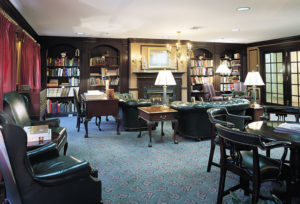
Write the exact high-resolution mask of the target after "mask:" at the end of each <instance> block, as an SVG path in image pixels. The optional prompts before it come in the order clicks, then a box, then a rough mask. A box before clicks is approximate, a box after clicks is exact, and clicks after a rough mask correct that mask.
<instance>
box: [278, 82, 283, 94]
mask: <svg viewBox="0 0 300 204" xmlns="http://www.w3.org/2000/svg"><path fill="white" fill-rule="evenodd" d="M278 93H280V94H283V84H278Z"/></svg>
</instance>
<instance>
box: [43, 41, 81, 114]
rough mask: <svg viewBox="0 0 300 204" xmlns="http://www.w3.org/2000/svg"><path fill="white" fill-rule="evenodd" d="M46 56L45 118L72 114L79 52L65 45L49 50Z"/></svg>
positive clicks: (78, 71)
mask: <svg viewBox="0 0 300 204" xmlns="http://www.w3.org/2000/svg"><path fill="white" fill-rule="evenodd" d="M47 54H48V56H47V64H46V76H47V78H46V79H47V85H46V87H47V117H54V116H55V117H58V116H65V115H68V114H74V113H75V106H74V103H73V98H74V96H73V89H76V90H79V87H80V57H79V54H80V51H79V49H76V48H74V47H73V46H69V45H67V44H66V45H63V46H62V45H60V46H57V47H53V48H51V49H49V50H48V53H47Z"/></svg>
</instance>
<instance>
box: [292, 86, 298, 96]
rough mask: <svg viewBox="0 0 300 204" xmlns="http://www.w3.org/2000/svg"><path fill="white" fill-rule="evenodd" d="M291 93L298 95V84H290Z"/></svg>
mask: <svg viewBox="0 0 300 204" xmlns="http://www.w3.org/2000/svg"><path fill="white" fill-rule="evenodd" d="M292 95H298V85H292Z"/></svg>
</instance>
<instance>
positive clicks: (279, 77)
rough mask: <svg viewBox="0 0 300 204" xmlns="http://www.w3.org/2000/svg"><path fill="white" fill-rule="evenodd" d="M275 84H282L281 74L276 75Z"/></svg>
mask: <svg viewBox="0 0 300 204" xmlns="http://www.w3.org/2000/svg"><path fill="white" fill-rule="evenodd" d="M277 82H278V83H283V75H282V74H277Z"/></svg>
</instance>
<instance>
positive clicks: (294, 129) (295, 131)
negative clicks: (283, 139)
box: [274, 123, 300, 134]
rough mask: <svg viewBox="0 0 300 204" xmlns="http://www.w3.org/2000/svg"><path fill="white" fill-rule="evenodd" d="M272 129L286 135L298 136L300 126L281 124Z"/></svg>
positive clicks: (296, 124)
mask: <svg viewBox="0 0 300 204" xmlns="http://www.w3.org/2000/svg"><path fill="white" fill-rule="evenodd" d="M274 129H275V130H277V131H281V132H286V133H293V134H300V124H298V123H281V124H280V125H278V126H276V127H274Z"/></svg>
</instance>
